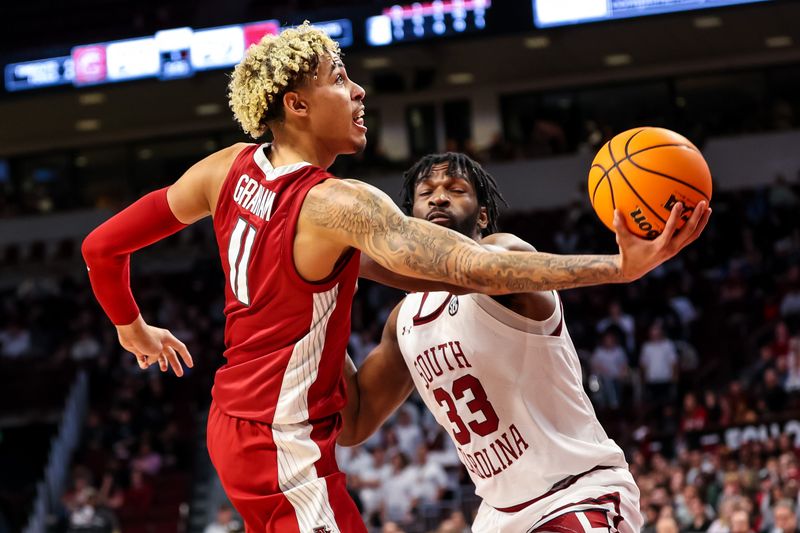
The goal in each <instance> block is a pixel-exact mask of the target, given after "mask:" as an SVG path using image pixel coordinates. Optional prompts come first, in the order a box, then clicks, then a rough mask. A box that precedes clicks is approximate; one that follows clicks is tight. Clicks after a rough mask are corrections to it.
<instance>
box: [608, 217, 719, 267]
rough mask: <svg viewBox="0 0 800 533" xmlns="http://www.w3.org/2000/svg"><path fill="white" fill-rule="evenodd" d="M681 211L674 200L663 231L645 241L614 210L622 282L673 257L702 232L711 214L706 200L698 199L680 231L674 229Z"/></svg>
mask: <svg viewBox="0 0 800 533" xmlns="http://www.w3.org/2000/svg"><path fill="white" fill-rule="evenodd" d="M682 212H683V204H682V203H681V202H678V203H676V204H675V205H674V206H673V207H672V212H671V213H670V214H669V219H668V220H667V224H666V225H665V226H664V231H663V232H661V235H659V236H658V237H656V238H655V239H653V240H652V241H648V240H645V239H643V238H641V237H639V236H638V235H635V234H634V233H632V232H631V231H630V230H629V229H628V227H627V226H626V225H625V220H624V216H623V214H622V212H621V211H620V210H619V209H617V210H615V211H614V229H615V230H616V232H617V244H618V245H619V252H620V255H621V256H622V276H623V278H624V279H625V281H633V280H636V279H639V278H641V277H642V276H644V275H645V274H647V273H648V272H650V271H651V270H653V269H654V268H656V267H657V266H658V265H660V264H662V263H664V262H665V261H667V260H669V259H671V258H673V257H675V255H676V254H677V253H678V252H680V251H681V250H682V249H683V248H685V247H686V246H688V245H689V244H691V243H692V242H694V241H695V240H696V239H697V238H698V237H699V236H700V234H701V233H703V230H704V229H705V227H706V224H707V223H708V218H709V217H710V216H711V208H710V207H709V206H708V203H707V202H705V201H701V202H699V203H698V204H697V206H696V207H695V209H694V212H693V213H692V216H691V217H689V220H687V221H686V224H684V226H683V227H682V228H681V229H680V231H676V228H677V226H678V220H679V219H680V216H681V213H682Z"/></svg>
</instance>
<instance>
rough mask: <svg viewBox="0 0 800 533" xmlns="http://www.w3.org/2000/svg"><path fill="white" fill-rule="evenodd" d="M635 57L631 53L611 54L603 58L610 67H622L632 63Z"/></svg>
mask: <svg viewBox="0 0 800 533" xmlns="http://www.w3.org/2000/svg"><path fill="white" fill-rule="evenodd" d="M632 61H633V58H632V57H631V55H630V54H611V55H607V56H606V57H604V58H603V62H604V63H605V64H606V65H607V66H609V67H621V66H623V65H630V64H631V62H632Z"/></svg>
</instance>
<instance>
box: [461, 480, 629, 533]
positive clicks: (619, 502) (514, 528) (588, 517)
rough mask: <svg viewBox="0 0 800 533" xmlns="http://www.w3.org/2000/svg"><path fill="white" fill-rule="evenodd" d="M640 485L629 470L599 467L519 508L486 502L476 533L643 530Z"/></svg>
mask: <svg viewBox="0 0 800 533" xmlns="http://www.w3.org/2000/svg"><path fill="white" fill-rule="evenodd" d="M642 523H643V520H642V515H641V513H640V512H639V488H638V487H637V486H636V483H635V482H634V480H633V476H631V474H630V472H628V470H627V469H625V468H611V469H607V470H596V471H594V472H590V473H588V474H585V475H583V476H581V477H580V478H579V479H577V480H576V481H575V482H574V483H573V484H571V485H569V486H567V487H565V488H564V489H561V490H556V491H555V492H554V493H553V494H551V495H549V496H546V497H544V498H542V499H541V500H538V501H535V502H534V503H532V504H531V505H529V506H527V507H525V508H524V509H521V510H519V511H516V512H504V511H498V510H497V509H495V508H494V507H492V506H490V505H488V504H487V503H486V502H485V501H484V502H483V503H481V506H480V509H478V515H477V516H476V517H475V523H473V524H472V531H473V533H533V532H537V533H545V532H547V533H550V532H552V533H568V532H573V531H574V532H577V533H584V532H586V533H608V532H612V533H616V532H620V533H639V531H640V530H641V529H642Z"/></svg>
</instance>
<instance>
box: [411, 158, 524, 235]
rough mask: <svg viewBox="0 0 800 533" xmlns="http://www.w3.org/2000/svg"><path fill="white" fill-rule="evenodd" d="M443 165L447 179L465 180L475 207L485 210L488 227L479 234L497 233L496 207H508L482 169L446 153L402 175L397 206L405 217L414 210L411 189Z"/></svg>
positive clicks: (429, 159) (464, 159)
mask: <svg viewBox="0 0 800 533" xmlns="http://www.w3.org/2000/svg"><path fill="white" fill-rule="evenodd" d="M442 163H447V172H446V174H447V175H448V176H454V177H459V178H465V179H468V180H469V182H470V183H471V184H472V186H473V187H474V188H475V192H476V194H477V196H478V205H479V206H481V207H485V208H486V216H487V218H488V221H489V223H488V224H487V225H486V228H484V229H483V230H481V235H483V236H486V235H490V234H492V233H496V232H497V218H498V216H499V214H500V204H502V205H504V206H506V207H508V202H506V200H505V198H503V195H502V194H500V190H499V189H498V187H497V182H496V181H495V180H494V178H493V177H492V175H491V174H489V173H488V172H486V171H485V170H484V169H483V167H482V166H480V164H479V163H477V162H476V161H473V160H472V159H471V158H470V157H469V156H467V155H465V154H462V153H457V152H446V153H443V154H431V155H426V156H425V157H423V158H422V159H420V160H419V161H417V162H416V163H414V165H413V166H412V167H411V168H410V169H408V170H407V171H406V172H405V173H404V174H403V190H402V191H400V202H401V205H402V207H403V210H404V211H405V212H406V214H408V215H411V212H412V209H413V207H414V189H415V188H416V187H417V183H419V182H420V181H421V180H423V179H425V178H427V177H428V176H429V175H430V173H431V169H432V168H433V167H435V166H436V165H441V164H442Z"/></svg>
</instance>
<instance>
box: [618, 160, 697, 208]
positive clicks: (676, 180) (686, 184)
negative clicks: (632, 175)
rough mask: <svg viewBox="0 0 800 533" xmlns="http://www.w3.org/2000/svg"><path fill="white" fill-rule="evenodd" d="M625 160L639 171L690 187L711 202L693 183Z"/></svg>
mask: <svg viewBox="0 0 800 533" xmlns="http://www.w3.org/2000/svg"><path fill="white" fill-rule="evenodd" d="M625 160H627V161H628V162H630V163H631V164H632V165H633V166H635V167H636V168H638V169H639V170H643V171H645V172H649V173H650V174H655V175H656V176H661V177H662V178H665V179H668V180H671V181H674V182H676V183H680V184H681V185H684V186H686V187H689V188H690V189H692V190H693V191H695V192H696V193H698V194H699V195H700V196H702V197H703V198H704V199H705V200H706V201H707V202H708V201H710V199H709V198H708V196H707V195H706V193H704V192H703V191H701V190H700V189H698V188H697V187H695V186H694V185H692V184H691V183H687V182H685V181H683V180H682V179H680V178H676V177H674V176H670V175H669V174H664V173H663V172H659V171H657V170H651V169H649V168H645V167H643V166H642V165H640V164H639V163H637V162H636V161H634V160H633V159H631V158H630V157H626V158H625V159H624V160H623V161H625ZM620 163H622V161H620Z"/></svg>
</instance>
